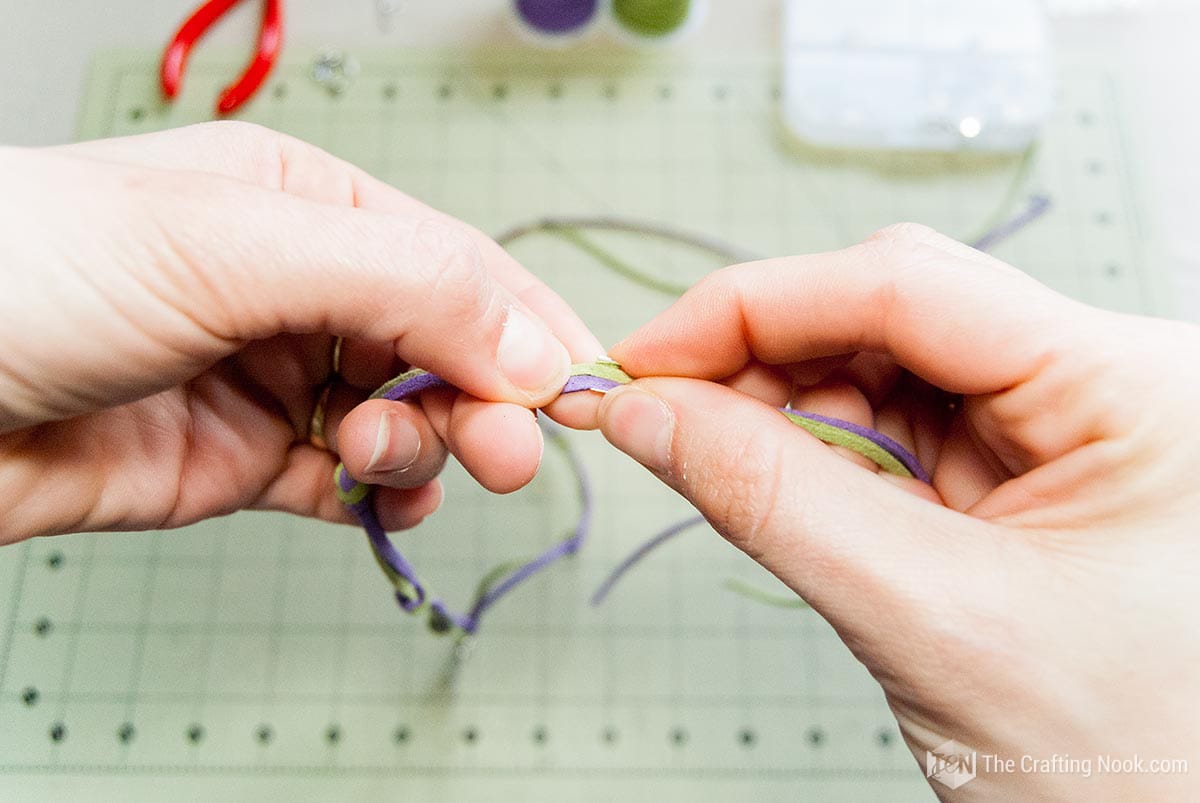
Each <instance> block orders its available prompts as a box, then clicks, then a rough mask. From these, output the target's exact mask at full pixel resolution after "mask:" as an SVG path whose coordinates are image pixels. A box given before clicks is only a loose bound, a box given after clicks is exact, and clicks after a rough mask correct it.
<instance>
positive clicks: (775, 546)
mask: <svg viewBox="0 0 1200 803" xmlns="http://www.w3.org/2000/svg"><path fill="white" fill-rule="evenodd" d="M599 420H600V427H601V430H602V431H603V433H604V436H605V437H606V438H607V439H608V440H609V442H610V443H612V444H613V445H614V446H616V447H617V448H618V449H620V450H622V451H623V452H625V453H626V454H628V455H629V456H631V457H633V458H634V459H635V460H637V461H638V462H640V463H641V464H643V465H644V466H645V467H646V468H648V469H650V470H651V471H652V472H653V473H654V474H655V475H657V476H658V477H659V478H660V479H661V480H663V481H664V482H665V483H667V484H668V485H670V486H671V487H672V488H674V489H675V490H676V491H678V492H679V493H680V494H682V495H683V496H685V497H686V498H687V499H688V500H689V501H690V502H692V504H694V505H695V506H696V508H697V509H699V511H700V512H701V513H702V514H703V515H704V516H705V518H706V519H708V521H709V523H710V524H712V526H713V527H714V528H715V529H716V530H717V531H718V532H719V533H720V534H721V535H723V536H724V537H725V538H726V539H728V540H729V541H730V542H731V543H732V544H733V545H734V546H736V547H738V548H739V549H741V550H742V551H744V552H745V553H746V554H747V555H749V556H750V557H751V558H753V559H754V560H756V561H757V562H759V563H760V564H762V565H763V566H764V567H765V568H767V569H768V570H769V571H770V572H771V573H772V574H774V575H776V576H777V577H778V578H779V579H780V580H782V581H783V582H784V583H785V584H787V585H788V586H789V587H790V588H792V589H793V590H794V591H796V592H797V593H798V594H800V595H801V596H802V597H803V598H804V599H805V600H806V601H807V602H808V603H809V604H810V605H812V607H813V608H815V609H816V610H817V611H818V612H819V613H821V615H822V616H824V617H825V618H826V619H828V620H829V621H830V623H831V624H833V625H834V627H836V628H837V629H838V630H839V632H841V633H842V635H843V637H844V638H846V637H849V639H853V640H855V641H861V640H874V639H875V638H877V637H879V636H881V635H883V634H884V633H885V632H888V631H890V630H892V629H894V628H895V627H896V626H897V621H896V620H897V619H898V618H905V617H917V616H921V615H924V612H925V611H927V610H928V609H929V606H928V605H927V604H917V605H914V601H916V600H925V601H931V600H932V599H944V598H945V596H944V595H945V594H946V593H949V592H950V589H948V588H946V585H947V584H963V583H965V580H964V579H956V578H964V577H965V575H966V574H969V572H954V571H947V569H946V567H947V565H950V566H971V565H974V566H978V565H985V566H986V565H987V563H986V561H987V560H988V555H989V554H991V555H992V556H993V557H994V550H995V548H996V547H995V545H994V544H992V543H990V542H991V541H992V537H991V535H990V534H988V533H987V531H986V527H987V525H985V524H984V523H982V522H978V521H976V520H974V519H970V518H968V517H966V516H963V515H962V514H959V513H956V512H955V511H951V510H947V509H946V508H943V507H940V506H938V505H936V504H933V503H931V502H929V501H927V500H925V499H921V498H918V497H917V496H914V495H913V494H911V493H908V492H906V491H905V490H903V489H902V488H900V487H897V486H896V485H895V484H894V483H891V482H886V481H883V480H882V479H880V478H879V477H878V476H877V475H875V474H873V473H872V472H869V471H866V470H864V469H863V468H862V467H860V466H857V465H854V464H853V463H850V462H849V461H847V460H845V459H844V458H842V457H840V456H838V455H837V454H836V453H835V452H833V451H832V450H831V449H830V448H829V447H827V446H826V445H825V444H823V443H821V442H820V441H818V440H817V439H816V438H814V437H812V436H811V435H809V434H808V433H807V432H804V431H803V430H801V429H800V428H799V427H797V426H795V425H793V424H792V423H791V422H789V421H788V420H787V419H786V418H785V417H784V416H783V415H781V414H780V413H779V412H778V411H777V410H775V409H773V408H771V407H769V406H767V405H766V404H764V403H762V402H760V401H759V400H757V399H754V398H752V397H750V396H747V395H744V394H741V393H738V392H737V391H734V390H732V389H730V388H727V387H725V386H723V385H718V384H714V383H710V382H704V381H700V380H694V379H665V378H663V379H643V380H638V381H637V382H635V383H633V384H631V385H628V386H625V387H623V388H619V389H616V390H614V391H612V392H610V393H609V394H608V395H607V396H606V397H605V398H604V400H603V402H602V403H601V406H600V411H599ZM964 526H969V527H976V528H978V529H979V530H980V531H981V536H980V537H979V538H962V537H961V533H962V530H963V527H964ZM952 532H953V533H954V534H955V535H956V536H957V537H954V538H952V537H950V533H952ZM972 561H983V563H978V562H976V563H974V564H972V563H971V562H972ZM931 595H933V596H932V597H931ZM876 643H878V642H876Z"/></svg>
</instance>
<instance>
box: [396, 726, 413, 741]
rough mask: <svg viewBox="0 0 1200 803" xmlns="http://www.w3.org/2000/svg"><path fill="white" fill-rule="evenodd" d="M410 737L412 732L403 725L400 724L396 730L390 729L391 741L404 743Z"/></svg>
mask: <svg viewBox="0 0 1200 803" xmlns="http://www.w3.org/2000/svg"><path fill="white" fill-rule="evenodd" d="M410 738H412V732H411V731H410V730H409V729H408V728H407V727H405V726H404V725H401V726H400V727H398V728H396V730H394V731H392V741H393V742H395V743H396V744H404V743H405V742H407V741H408V740H409V739H410Z"/></svg>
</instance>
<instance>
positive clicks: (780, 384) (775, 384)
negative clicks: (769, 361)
mask: <svg viewBox="0 0 1200 803" xmlns="http://www.w3.org/2000/svg"><path fill="white" fill-rule="evenodd" d="M723 384H724V385H725V386H726V387H729V388H733V389H734V390H736V391H737V392H738V393H745V394H746V395H747V396H753V397H754V398H756V399H758V400H760V401H762V402H764V403H766V404H769V405H770V406H772V407H783V406H784V405H786V404H787V403H788V400H789V399H790V398H791V396H792V380H791V377H789V376H788V374H787V372H786V371H781V370H779V369H778V368H775V367H773V366H770V365H763V364H762V363H751V364H750V365H748V366H746V367H745V368H743V369H742V370H740V371H738V372H737V373H736V374H734V375H733V376H731V377H729V378H728V379H726V380H725V381H724V382H723Z"/></svg>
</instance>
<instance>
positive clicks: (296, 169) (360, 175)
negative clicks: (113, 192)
mask: <svg viewBox="0 0 1200 803" xmlns="http://www.w3.org/2000/svg"><path fill="white" fill-rule="evenodd" d="M61 150H63V151H66V152H68V153H71V154H74V155H77V156H84V157H88V158H93V159H102V160H114V161H121V162H124V163H127V164H137V165H143V166H146V167H155V168H159V169H166V170H190V171H198V172H205V173H215V174H219V175H222V176H227V177H229V178H234V179H237V180H239V181H244V182H247V183H249V184H253V185H255V186H258V187H262V188H265V189H271V190H279V191H281V192H285V193H288V194H289V195H294V196H296V197H298V198H304V199H306V200H310V201H317V202H320V203H325V204H331V205H336V206H346V207H359V208H362V209H367V210H372V211H375V212H383V213H387V214H395V215H401V216H404V217H420V218H434V219H438V220H441V221H443V222H445V223H447V224H448V225H456V226H458V227H460V228H461V229H462V230H463V231H464V232H465V233H466V235H467V236H468V237H470V238H471V239H472V240H473V241H474V242H475V245H476V246H477V247H478V249H479V250H480V252H481V253H482V254H483V256H484V259H485V261H486V263H487V265H488V267H489V269H490V270H491V271H492V273H493V276H494V277H495V279H496V280H497V281H498V282H499V283H500V284H501V285H503V286H504V287H505V288H506V289H507V290H508V291H509V292H510V293H512V294H513V295H514V296H515V297H516V298H518V299H520V300H521V301H522V302H523V303H524V304H526V305H527V306H528V308H529V309H531V310H533V311H534V312H536V313H537V314H538V315H539V316H541V319H542V320H543V321H544V322H545V323H546V324H547V325H548V326H549V327H550V329H551V331H553V332H554V334H555V335H556V336H557V337H558V338H559V339H560V340H561V341H562V342H563V343H564V344H566V346H567V347H568V349H569V350H570V353H571V357H572V359H573V360H574V361H575V362H590V361H591V360H594V359H595V358H596V357H597V356H598V355H599V354H601V352H602V349H601V346H600V343H599V341H597V340H596V337H595V336H594V335H593V334H592V333H591V331H589V330H588V328H587V326H585V325H584V323H583V322H582V321H581V320H580V319H579V317H578V316H577V315H576V314H575V313H574V311H573V310H572V309H571V308H570V307H569V306H568V305H567V303H566V302H565V301H563V300H562V298H560V297H559V296H558V294H556V293H555V292H554V291H552V290H551V289H550V288H549V287H547V286H546V285H545V284H544V283H543V282H542V281H541V280H539V279H537V278H536V277H535V276H534V275H533V274H531V273H529V271H527V270H525V269H524V268H523V267H521V265H520V264H519V263H517V261H516V260H515V259H513V258H512V256H510V255H509V254H508V252H506V251H505V250H504V249H503V248H501V247H500V246H499V245H497V244H496V243H495V242H493V241H492V240H491V239H490V238H488V237H486V236H485V235H484V234H483V233H482V232H479V231H478V230H476V229H474V228H472V227H469V226H466V225H464V224H461V223H459V222H458V221H455V220H454V219H453V218H450V217H449V216H448V215H445V214H444V213H442V212H439V211H437V210H434V209H431V208H430V207H428V206H426V205H425V204H423V203H421V202H420V201H418V200H416V199H415V198H412V197H411V196H409V195H407V194H405V193H403V192H401V191H400V190H398V189H396V188H395V187H392V186H390V185H389V184H387V183H385V182H383V181H380V180H379V179H376V178H374V177H373V176H371V175H370V174H368V173H367V172H366V171H364V170H362V169H360V168H358V167H356V166H355V165H352V164H350V163H349V162H346V161H344V160H342V159H339V158H337V157H335V156H333V155H332V154H329V153H327V152H326V151H324V150H322V149H320V148H318V147H316V146H315V145H310V144H309V143H307V142H304V141H302V140H298V139H296V138H295V137H290V136H288V135H286V134H281V133H279V132H277V131H272V130H271V129H268V128H263V127H262V126H257V125H253V124H251V123H243V122H239V121H228V120H223V121H216V122H211V123H203V124H200V125H193V126H186V127H184V128H179V129H173V130H171V131H167V132H156V133H152V134H141V135H137V136H131V137H122V138H118V139H108V140H99V141H93V142H84V143H78V144H74V145H69V146H65V147H63V148H61ZM421 367H425V368H428V367H429V366H421ZM563 409H564V410H567V409H569V408H566V407H564V408H563Z"/></svg>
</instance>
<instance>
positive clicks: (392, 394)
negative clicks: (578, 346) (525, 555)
mask: <svg viewBox="0 0 1200 803" xmlns="http://www.w3.org/2000/svg"><path fill="white" fill-rule="evenodd" d="M618 384H620V383H618V382H616V381H614V380H611V379H606V378H604V377H598V376H590V375H580V376H572V377H570V379H569V380H568V381H567V383H566V385H565V386H564V387H563V390H562V392H563V393H575V392H579V391H586V390H600V391H604V390H610V389H611V388H613V387H616V386H617V385H618ZM442 387H451V385H450V384H449V383H448V382H446V380H444V379H442V378H441V377H439V376H436V375H435V374H429V373H424V374H418V375H416V376H414V377H411V378H409V379H406V380H404V381H403V382H398V383H397V384H395V385H394V386H392V387H389V388H387V389H386V390H384V391H383V392H382V393H380V394H378V396H377V398H383V399H388V400H391V401H401V400H403V399H407V398H409V397H410V396H413V395H415V394H417V393H420V392H422V391H425V390H432V389H434V388H442ZM540 423H541V426H542V427H543V429H544V430H547V431H548V433H547V434H549V435H550V437H551V438H553V439H559V440H561V441H562V442H563V443H564V444H565V443H566V441H565V439H563V435H562V433H561V431H560V428H559V427H558V426H557V425H556V424H553V423H552V422H549V421H546V420H541V421H540ZM564 451H565V452H566V455H567V459H568V460H569V461H570V464H571V468H572V470H573V471H574V472H575V476H576V477H577V478H578V483H579V484H578V491H579V499H580V512H579V519H578V521H577V522H576V525H575V528H574V530H573V532H572V533H571V535H570V537H568V538H566V539H565V540H563V541H560V542H559V543H557V544H555V545H554V546H552V547H550V548H549V549H547V550H546V551H545V552H543V553H541V554H540V555H538V556H537V557H535V558H533V559H531V560H529V561H526V562H525V563H523V564H521V565H519V566H517V567H516V568H514V569H513V570H512V571H510V572H508V573H507V574H505V576H504V577H503V578H502V579H501V580H500V581H499V582H498V583H496V584H495V585H494V586H492V587H490V588H488V589H486V590H484V591H483V592H482V593H481V594H480V595H479V598H478V599H476V601H475V604H474V605H472V606H471V609H470V610H469V611H468V612H467V613H466V614H465V615H464V614H456V613H454V612H453V611H451V610H450V609H449V608H448V607H447V606H446V604H445V603H444V602H442V601H441V600H437V599H435V600H430V602H429V607H430V609H431V610H432V611H433V612H434V614H435V617H437V618H435V619H434V620H433V621H435V622H436V621H437V620H438V619H440V620H442V621H443V622H448V623H450V624H452V625H454V626H456V627H458V628H459V629H461V630H462V631H463V632H465V633H474V632H475V631H476V630H477V629H478V627H479V620H480V618H481V617H482V616H483V614H484V612H486V611H487V610H488V608H490V607H492V605H494V604H495V603H496V602H497V601H499V600H500V599H501V598H502V597H503V596H504V595H505V594H507V593H508V592H509V591H511V590H512V589H513V588H515V587H516V586H517V585H519V584H520V583H521V582H522V581H523V580H526V579H528V578H529V577H531V576H532V575H534V574H536V573H537V572H539V571H541V570H542V569H544V568H546V567H547V566H549V565H550V564H552V563H554V562H555V561H556V560H558V559H559V558H562V557H565V556H567V555H571V554H574V553H575V552H577V551H578V550H579V547H580V546H581V545H582V544H583V542H584V540H585V539H586V538H587V535H588V531H589V529H590V528H591V522H592V490H591V484H590V482H589V481H588V476H587V471H586V469H585V468H584V465H583V463H582V462H581V461H580V460H579V458H578V457H577V456H576V455H575V453H574V451H572V450H571V449H570V448H569V447H567V448H564ZM338 484H339V486H340V487H341V489H342V490H343V491H344V492H350V491H352V490H353V489H354V488H355V487H357V485H358V483H357V481H355V480H354V479H353V478H351V477H350V475H349V474H348V473H346V472H342V473H341V474H340V475H339V476H338ZM347 507H348V509H349V510H350V511H351V512H353V513H354V514H355V516H356V517H357V518H358V520H359V522H360V523H361V524H362V526H363V529H364V530H365V531H366V533H367V538H368V539H369V540H370V543H371V549H372V550H373V551H374V553H375V556H376V558H377V559H378V560H379V561H380V562H381V563H383V564H385V565H387V566H388V567H389V568H390V569H391V570H392V571H393V572H394V573H395V574H396V575H398V576H399V577H401V578H403V579H404V580H405V581H406V582H407V583H408V584H409V585H411V586H412V588H413V591H414V592H415V596H409V595H407V594H405V593H404V592H403V591H401V590H399V589H397V591H396V601H397V602H398V603H399V604H400V607H401V608H403V609H404V610H405V611H408V612H409V613H412V612H414V611H416V610H417V609H419V608H420V607H421V606H422V605H423V604H424V603H425V601H426V591H425V587H424V585H423V584H422V583H421V580H420V578H418V576H417V573H416V570H415V569H414V568H413V566H412V564H411V563H409V562H408V560H407V559H405V557H404V556H403V555H402V554H401V553H400V550H398V549H396V547H395V545H394V544H392V542H391V540H390V539H389V538H388V537H387V532H386V531H385V530H384V528H383V525H382V524H380V522H379V517H378V516H377V515H376V514H375V506H374V499H373V498H372V493H371V492H370V491H369V490H368V492H367V494H366V495H365V496H364V497H363V498H362V499H361V500H360V501H358V502H355V503H354V504H351V505H347Z"/></svg>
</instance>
